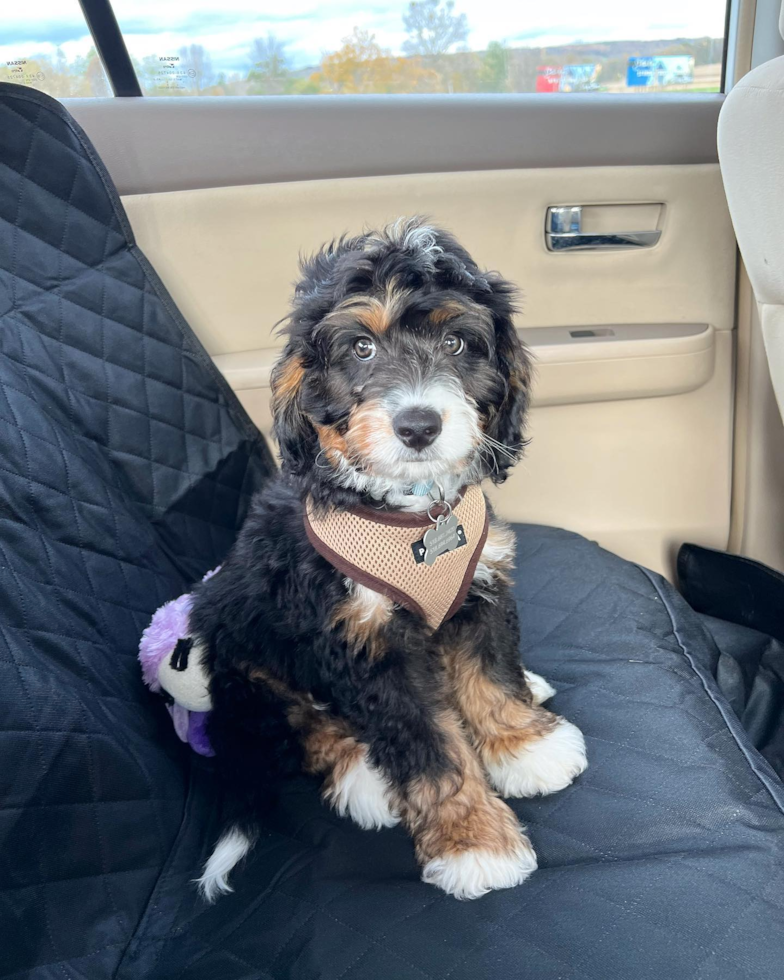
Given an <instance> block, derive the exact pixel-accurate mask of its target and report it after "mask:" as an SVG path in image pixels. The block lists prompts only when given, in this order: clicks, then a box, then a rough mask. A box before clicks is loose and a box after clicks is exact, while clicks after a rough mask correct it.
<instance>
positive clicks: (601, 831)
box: [0, 87, 784, 980]
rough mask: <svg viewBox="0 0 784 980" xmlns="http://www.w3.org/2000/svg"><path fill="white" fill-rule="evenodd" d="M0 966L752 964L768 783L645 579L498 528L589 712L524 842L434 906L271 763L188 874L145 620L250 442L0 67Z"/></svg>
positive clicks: (562, 693)
mask: <svg viewBox="0 0 784 980" xmlns="http://www.w3.org/2000/svg"><path fill="white" fill-rule="evenodd" d="M0 132H2V146H0V277H1V278H0V310H2V321H1V324H0V325H1V328H2V330H1V334H0V335H1V336H2V357H0V414H1V415H2V420H3V423H4V424H3V425H2V426H1V427H0V445H1V446H2V458H1V459H0V501H1V502H2V512H1V513H0V517H2V523H1V524H0V529H1V530H0V549H1V552H0V642H1V643H2V647H1V648H0V699H2V710H1V713H0V794H1V802H0V805H1V806H2V809H0V848H1V852H0V853H1V861H2V863H1V864H0V976H2V977H13V978H19V980H21V978H27V977H33V978H35V980H44V978H46V980H48V978H52V980H54V978H57V980H76V978H79V980H81V978H86V980H103V978H109V977H116V978H118V980H140V978H145V980H146V978H153V980H164V978H165V980H217V978H220V980H322V978H323V980H500V978H504V980H632V978H633V980H663V978H666V980H745V978H749V980H774V978H775V980H780V978H781V977H782V975H784V909H783V906H784V860H783V859H784V853H782V852H784V816H783V815H782V803H784V790H783V789H782V785H781V783H780V782H779V780H778V778H777V777H776V776H775V775H774V773H773V771H772V770H771V769H770V767H769V766H768V764H767V763H766V762H765V760H764V759H763V758H762V757H761V756H760V755H759V754H758V753H757V752H756V750H754V749H753V748H752V747H751V745H750V743H749V742H748V740H747V738H746V736H745V734H744V732H743V731H742V730H741V728H740V726H739V724H738V722H737V720H736V719H735V716H734V715H733V714H732V712H731V709H730V708H729V706H728V705H727V703H726V702H725V701H724V699H723V697H722V696H721V694H720V692H719V690H718V687H717V686H716V683H715V681H714V675H715V672H716V669H717V663H718V661H719V657H720V654H719V651H718V649H717V647H716V645H715V643H714V640H713V639H712V638H711V635H710V634H709V633H708V632H707V631H706V630H705V629H704V627H703V625H702V622H701V621H700V619H699V617H698V616H697V615H696V614H695V613H693V612H692V611H691V610H690V609H689V607H687V606H686V605H685V604H684V603H683V601H682V600H681V599H680V598H679V597H678V595H677V594H676V593H675V592H674V591H673V589H671V588H670V587H669V586H668V585H667V584H666V583H664V582H663V581H662V580H661V579H659V578H658V577H656V576H653V575H651V574H649V573H647V572H645V571H643V570H641V569H639V568H637V567H636V566H633V565H630V564H629V563H627V562H624V561H622V560H621V559H619V558H617V557H614V556H612V555H609V554H607V553H606V552H604V551H602V550H601V549H600V548H598V547H597V546H596V545H594V544H592V543H590V542H588V541H586V540H584V539H583V538H580V537H578V536H576V535H573V534H569V533H567V532H564V531H558V530H553V529H546V528H536V527H521V528H519V529H518V537H519V561H518V569H517V573H516V578H517V594H518V599H519V603H520V612H521V617H522V622H523V628H524V640H523V656H524V658H525V661H526V663H527V664H529V665H530V666H531V667H532V668H533V669H535V670H538V671H539V672H541V673H542V674H544V675H545V676H546V677H548V678H549V679H550V680H551V681H552V682H553V683H554V684H555V685H556V686H557V687H558V692H559V693H558V694H557V696H556V698H555V700H554V705H555V707H556V708H557V709H558V710H560V711H562V712H563V713H564V714H566V715H567V716H568V717H569V718H570V719H572V720H573V721H575V722H576V723H577V724H579V725H580V726H581V728H582V729H583V731H584V732H585V733H586V736H587V742H588V748H589V754H590V767H589V769H588V771H587V772H586V773H585V775H584V776H583V777H581V778H580V780H579V781H578V782H577V783H576V784H575V785H574V786H572V787H570V788H569V789H568V790H566V791H564V792H562V793H559V794H557V795H555V796H553V797H550V798H547V799H544V800H530V801H519V802H515V803H514V806H515V809H516V811H517V812H518V813H519V815H520V817H521V819H522V820H523V821H524V822H525V823H526V824H527V825H528V827H529V830H530V833H531V836H532V838H533V840H534V843H535V845H536V848H537V851H538V853H539V857H540V870H539V871H538V872H537V873H536V874H535V875H534V876H533V877H532V878H531V880H530V881H529V882H527V883H526V884H525V885H524V886H523V887H521V888H519V889H515V890H513V891H507V892H496V893H493V894H491V895H488V896H486V897H484V898H482V899H480V900H479V901H477V902H469V903H459V902H456V901H455V900H454V899H451V898H448V897H447V896H445V895H443V894H442V893H440V892H438V891H437V890H435V889H433V888H431V887H429V886H426V885H424V884H422V883H421V882H420V881H419V879H418V872H417V869H416V867H415V865H414V861H413V855H412V847H411V844H410V842H409V840H408V839H407V837H406V835H405V833H404V832H403V831H402V830H400V829H395V830H386V831H383V832H379V833H370V832H364V831H361V830H359V829H357V828H356V827H354V826H353V825H352V824H350V823H349V822H347V821H345V820H342V819H340V818H338V817H337V816H335V815H334V814H333V813H331V812H330V811H328V810H327V809H326V808H324V807H323V806H322V805H321V804H320V802H319V799H318V793H317V787H316V786H315V784H314V783H313V782H312V781H311V780H309V779H306V778H305V777H302V778H298V779H296V780H293V781H292V782H291V784H290V786H289V787H288V789H287V791H286V792H285V794H284V796H283V799H282V800H281V801H280V803H279V805H278V806H277V807H276V809H275V810H274V811H273V813H272V815H271V818H270V821H269V825H268V827H267V830H266V833H265V834H264V835H263V836H262V838H261V840H260V841H259V843H258V845H257V847H256V850H255V852H254V854H253V856H252V857H251V858H250V859H249V860H248V862H247V863H246V865H245V867H244V868H243V869H242V870H241V871H240V873H239V874H237V875H236V886H237V887H236V891H235V893H234V894H232V895H229V896H227V897H225V898H223V899H221V900H220V901H219V902H218V903H217V904H216V905H215V906H212V907H205V906H204V905H203V904H202V903H201V902H200V901H199V899H198V898H197V896H196V893H195V891H194V889H193V886H192V884H191V883H190V879H192V878H193V876H194V873H195V872H196V870H197V868H198V867H199V864H200V863H201V861H202V860H203V859H204V858H205V856H206V854H207V853H208V851H209V849H210V847H211V844H212V842H213V840H214V836H215V834H216V831H217V826H218V821H219V812H218V811H219V802H218V801H217V800H216V796H215V791H214V781H213V777H212V771H211V764H210V762H209V761H208V760H202V759H199V758H197V757H195V756H193V755H191V754H189V753H188V752H186V751H183V750H181V748H180V746H179V744H178V743H176V740H175V738H174V735H173V733H172V732H171V730H170V725H169V723H168V719H167V718H166V716H165V712H164V710H163V708H162V706H161V705H160V703H158V702H157V701H156V700H155V699H153V698H152V697H150V696H148V695H147V694H146V693H145V692H144V690H143V689H142V687H141V684H140V682H139V679H138V676H137V671H136V665H135V662H134V652H135V647H136V643H137V640H138V635H139V632H140V631H141V629H142V627H143V626H144V625H145V623H146V621H147V619H148V617H149V615H150V613H151V611H152V610H153V609H154V608H155V607H156V606H157V605H158V604H159V603H161V602H163V601H164V600H165V599H167V598H169V597H170V596H172V595H175V594H177V593H178V592H180V591H181V590H183V589H184V588H185V587H186V586H187V584H188V582H189V580H191V579H193V578H195V577H197V576H198V575H200V574H201V573H202V572H203V571H205V570H206V569H207V568H208V567H210V566H211V565H214V564H215V563H216V562H217V561H219V560H220V557H221V555H222V554H223V553H224V552H225V549H226V547H227V546H228V544H229V542H230V540H231V538H232V535H233V533H234V531H235V529H236V526H237V523H238V522H239V521H240V520H241V517H242V513H243V510H244V506H245V503H246V500H247V493H248V492H249V491H250V490H251V489H252V488H253V487H255V486H257V485H259V484H260V483H261V482H262V481H263V479H264V477H265V475H266V474H267V472H268V468H269V457H268V454H267V451H266V449H265V448H264V446H263V445H261V444H260V443H259V441H258V439H257V437H256V436H255V433H254V432H253V431H252V430H251V429H250V428H249V427H248V424H247V422H246V420H245V418H244V416H242V414H241V412H240V411H239V410H238V409H237V407H236V405H235V403H234V401H233V399H232V397H231V395H230V393H229V392H227V391H226V389H225V387H224V386H223V384H222V383H221V381H220V379H219V378H218V377H217V376H216V374H215V373H214V372H213V370H212V368H211V367H210V364H209V362H208V361H207V359H206V358H205V356H204V354H203V352H202V351H201V349H200V348H199V346H198V344H197V343H196V342H195V341H194V339H193V338H192V337H191V335H190V333H189V331H188V329H187V327H186V326H185V325H184V324H183V323H182V321H181V319H180V318H179V316H178V314H177V313H176V311H175V310H174V309H173V307H172V305H171V302H170V300H169V299H168V298H167V297H166V295H165V292H164V291H163V290H162V288H161V287H160V284H159V283H158V282H157V280H156V279H155V277H154V276H153V275H152V274H151V273H150V270H149V269H148V268H147V267H146V264H145V262H144V260H143V258H142V257H141V256H140V255H139V253H138V250H137V249H135V248H134V247H133V246H132V244H130V242H131V239H130V233H129V231H128V229H127V226H126V224H125V221H124V218H123V217H122V213H121V211H120V209H119V207H118V205H117V202H116V200H115V198H114V195H113V192H112V190H111V188H110V187H109V186H108V184H107V181H106V178H105V176H104V175H103V174H102V170H101V167H100V165H99V164H97V163H96V161H95V158H94V154H93V153H92V151H91V149H90V147H89V145H88V144H86V142H85V140H84V137H83V135H82V134H81V133H80V132H79V131H78V129H76V128H75V127H74V125H73V123H71V122H70V120H69V119H68V117H67V116H66V115H65V114H64V113H63V112H62V110H60V109H58V107H57V106H56V105H55V104H54V103H53V102H51V101H50V100H48V99H47V98H46V97H44V96H38V95H36V94H35V93H32V92H27V91H24V90H18V89H11V88H9V87H4V88H0Z"/></svg>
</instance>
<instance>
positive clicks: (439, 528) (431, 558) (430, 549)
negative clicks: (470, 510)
mask: <svg viewBox="0 0 784 980" xmlns="http://www.w3.org/2000/svg"><path fill="white" fill-rule="evenodd" d="M465 543H466V536H465V531H464V530H463V525H462V524H458V523H457V518H456V517H455V516H454V514H450V515H449V517H443V518H441V519H440V520H438V521H437V522H436V526H435V527H431V528H430V529H429V530H427V531H425V536H424V537H423V538H422V540H421V541H415V542H414V544H412V545H411V550H412V551H413V552H414V560H415V561H416V563H417V565H419V564H421V563H422V562H424V563H425V564H426V565H432V564H434V562H435V560H436V558H438V557H439V555H444V554H446V553H447V552H448V551H454V550H455V549H456V548H460V547H462V546H463V545H464V544H465Z"/></svg>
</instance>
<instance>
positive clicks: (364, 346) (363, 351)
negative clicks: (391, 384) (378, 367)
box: [354, 337, 376, 361]
mask: <svg viewBox="0 0 784 980" xmlns="http://www.w3.org/2000/svg"><path fill="white" fill-rule="evenodd" d="M354 355H355V356H356V357H358V358H359V359H360V361H370V360H372V359H373V358H374V357H375V356H376V345H375V344H374V343H373V341H372V340H369V339H368V338H367V337H357V339H356V340H355V341H354Z"/></svg>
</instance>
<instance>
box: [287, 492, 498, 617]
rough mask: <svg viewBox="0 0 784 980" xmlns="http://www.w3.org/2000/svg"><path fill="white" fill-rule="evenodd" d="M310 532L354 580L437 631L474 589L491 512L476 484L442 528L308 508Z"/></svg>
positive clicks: (414, 518)
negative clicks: (472, 585)
mask: <svg viewBox="0 0 784 980" xmlns="http://www.w3.org/2000/svg"><path fill="white" fill-rule="evenodd" d="M305 529H306V531H307V534H308V538H309V540H310V542H311V544H312V545H313V547H314V548H315V549H316V551H318V552H319V553H320V554H321V555H322V556H323V557H324V558H326V559H327V561H329V562H330V563H331V564H332V565H334V566H335V567H336V568H337V569H338V570H339V571H341V572H342V573H343V574H344V575H345V576H346V577H347V578H348V579H350V580H352V581H353V582H355V583H357V584H358V585H361V586H363V587H364V588H366V589H368V590H371V591H373V592H375V593H379V594H381V595H383V596H386V597H387V598H388V599H390V600H391V601H392V602H396V603H399V604H400V605H402V606H404V607H405V608H407V609H409V610H410V611H411V612H413V613H414V614H415V615H417V616H419V617H420V618H421V619H423V620H424V621H425V622H426V623H427V624H428V625H429V626H430V627H431V628H432V629H437V628H438V627H439V626H440V625H441V623H443V622H444V621H445V620H447V619H449V618H450V617H451V616H453V615H454V614H455V613H456V612H457V610H458V609H459V608H460V606H461V605H462V603H463V600H464V599H465V596H466V594H467V592H468V590H469V588H470V587H471V582H472V580H473V577H474V572H475V570H476V567H477V564H478V562H479V560H480V556H481V554H482V549H483V547H484V544H485V541H486V539H487V532H488V519H487V507H486V504H485V498H484V494H483V493H482V491H481V490H480V489H479V488H478V487H469V488H468V489H467V490H466V492H465V494H464V496H463V498H462V499H461V500H460V501H459V503H458V504H457V505H456V506H455V507H454V510H453V512H452V514H451V517H450V519H449V520H442V521H441V523H440V524H439V523H437V522H436V521H430V520H429V519H428V518H427V517H425V518H424V519H423V518H422V517H421V516H419V515H411V514H379V513H374V512H368V511H366V510H365V509H357V510H356V511H340V512H338V511H331V512H327V513H326V514H318V513H316V512H315V510H314V509H313V508H312V507H311V506H309V507H308V508H307V509H306V514H305Z"/></svg>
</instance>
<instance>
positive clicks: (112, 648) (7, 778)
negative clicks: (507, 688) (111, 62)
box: [0, 85, 273, 977]
mask: <svg viewBox="0 0 784 980" xmlns="http://www.w3.org/2000/svg"><path fill="white" fill-rule="evenodd" d="M0 134H2V136H1V137H0V348H1V353H0V787H1V788H0V801H2V806H1V809H0V862H1V863H0V922H1V923H2V928H0V935H2V937H3V938H2V940H0V946H2V950H3V952H2V956H0V974H2V976H4V977H22V976H25V977H27V976H30V975H31V973H30V972H29V971H33V972H34V975H35V976H41V977H43V976H50V975H51V976H58V977H73V976H85V977H108V976H111V975H112V973H113V972H114V971H115V970H116V968H117V964H118V963H119V961H120V957H121V955H122V953H123V951H124V949H125V947H126V946H127V944H128V942H129V940H130V939H131V937H132V935H133V932H134V930H135V928H136V926H137V924H138V922H139V920H140V918H141V916H142V913H143V911H144V909H145V907H146V905H147V902H148V899H149V897H150V894H151V892H152V890H153V886H154V885H155V882H156V880H157V878H158V877H159V875H160V873H161V870H162V868H163V867H164V864H165V862H166V860H167V858H168V856H169V853H170V851H171V847H172V843H173V841H174V839H175V837H176V835H177V832H178V829H179V827H180V824H181V821H182V817H183V811H184V806H185V799H186V791H187V782H186V781H187V765H186V764H184V759H185V757H184V756H183V755H182V753H181V752H180V750H179V747H178V746H177V745H174V744H173V742H172V739H171V733H170V731H169V727H168V721H167V720H166V719H165V718H164V712H163V711H162V710H161V709H159V707H158V706H157V705H154V704H153V703H151V701H150V698H149V696H148V695H147V693H146V692H145V691H144V689H143V688H142V686H141V683H140V681H139V677H138V668H137V663H136V659H135V654H136V646H137V643H138V637H139V634H140V632H141V630H142V629H143V627H144V626H145V625H146V623H147V622H148V621H149V618H150V615H151V613H152V612H153V610H154V609H155V608H156V607H157V606H158V605H160V604H161V603H162V602H164V601H165V600H166V599H169V598H172V597H173V596H175V595H177V594H179V593H180V592H182V591H183V590H184V589H185V588H186V587H187V586H188V584H189V583H190V582H191V581H193V580H195V579H197V578H199V577H200V576H201V575H202V574H203V573H204V572H205V571H206V570H207V569H208V568H210V567H214V566H215V565H216V564H217V563H218V562H220V560H221V559H222V558H223V556H224V555H225V552H226V550H227V549H228V547H229V545H230V544H231V541H232V539H233V537H234V535H235V533H236V529H237V527H238V526H239V524H240V522H241V520H242V518H243V516H244V513H245V509H246V506H247V503H248V498H249V495H250V493H251V492H252V491H253V490H255V489H256V488H257V487H258V486H259V485H260V484H261V482H262V480H263V478H264V477H265V476H266V475H267V474H268V473H269V472H271V470H272V465H273V464H272V462H271V459H270V457H269V453H268V451H267V450H266V447H265V446H264V444H263V442H262V441H261V439H260V437H259V436H258V434H257V432H256V430H255V429H254V428H253V427H252V426H251V424H250V422H249V421H248V419H247V418H246V417H245V416H244V413H243V412H242V410H241V409H240V408H239V406H238V404H237V403H236V402H235V400H234V397H233V396H232V395H231V393H230V392H229V391H228V390H227V389H226V387H225V386H224V385H223V384H222V383H221V381H220V379H219V377H218V376H217V372H216V371H215V370H214V368H213V367H212V364H211V362H210V361H209V358H208V357H207V355H206V354H205V353H204V351H203V350H202V349H201V347H200V346H199V344H198V342H197V341H196V340H195V338H194V337H193V336H192V334H191V333H190V331H189V329H188V328H187V326H186V325H185V324H184V323H183V321H182V319H181V317H180V316H179V314H178V312H177V311H176V309H175V308H174V306H173V304H172V303H171V300H170V299H169V298H168V296H167V295H166V292H165V290H164V289H163V287H162V286H161V285H160V283H159V282H158V280H157V278H156V277H155V276H154V274H153V273H151V270H150V269H149V267H148V265H147V263H146V262H145V260H144V258H143V256H142V255H141V254H140V253H139V251H138V249H137V248H136V246H135V245H134V244H133V240H132V238H131V235H130V231H129V228H128V226H127V222H126V220H125V217H124V215H123V213H122V209H121V207H120V205H119V202H118V201H117V199H116V195H115V194H114V191H113V189H112V188H111V185H110V184H109V183H108V180H107V178H106V176H105V174H104V173H103V172H102V168H101V167H100V165H99V164H98V163H97V162H96V159H95V157H94V151H92V149H91V147H90V146H89V144H87V142H86V139H85V137H84V135H83V134H82V133H81V131H79V130H78V129H77V128H76V127H75V125H74V124H73V123H72V121H71V120H70V118H69V117H68V116H67V114H66V113H64V111H63V110H62V109H61V108H60V107H59V106H58V105H57V103H55V102H54V101H53V100H50V99H48V98H46V97H45V96H41V95H39V94H37V93H33V92H30V91H28V90H21V89H19V88H16V87H13V86H10V85H3V86H0Z"/></svg>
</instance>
